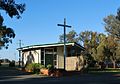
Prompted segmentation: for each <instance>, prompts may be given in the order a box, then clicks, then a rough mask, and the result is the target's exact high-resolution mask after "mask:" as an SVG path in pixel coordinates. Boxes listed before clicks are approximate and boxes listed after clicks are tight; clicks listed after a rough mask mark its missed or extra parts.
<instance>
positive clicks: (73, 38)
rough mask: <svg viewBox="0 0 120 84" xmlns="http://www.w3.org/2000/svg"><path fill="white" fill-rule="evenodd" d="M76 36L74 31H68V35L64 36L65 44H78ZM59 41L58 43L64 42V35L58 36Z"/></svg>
mask: <svg viewBox="0 0 120 84" xmlns="http://www.w3.org/2000/svg"><path fill="white" fill-rule="evenodd" d="M77 36H78V35H77V33H76V32H75V31H74V30H72V31H70V32H69V33H68V34H66V42H78V41H79V40H78V37H77ZM59 39H60V42H64V35H63V34H62V35H60V37H59Z"/></svg>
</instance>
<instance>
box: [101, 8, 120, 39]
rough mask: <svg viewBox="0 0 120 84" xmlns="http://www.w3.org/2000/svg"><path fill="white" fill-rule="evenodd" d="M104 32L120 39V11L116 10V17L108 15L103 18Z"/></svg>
mask: <svg viewBox="0 0 120 84" xmlns="http://www.w3.org/2000/svg"><path fill="white" fill-rule="evenodd" d="M103 20H104V22H105V30H106V31H107V32H108V34H110V35H113V36H114V37H117V38H118V39H120V9H118V12H117V15H116V16H115V15H109V16H107V17H105V18H104V19H103Z"/></svg>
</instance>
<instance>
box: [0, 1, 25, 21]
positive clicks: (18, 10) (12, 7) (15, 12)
mask: <svg viewBox="0 0 120 84" xmlns="http://www.w3.org/2000/svg"><path fill="white" fill-rule="evenodd" d="M0 9H1V10H4V11H6V13H7V14H8V15H9V16H10V17H11V18H12V17H13V16H16V17H17V18H18V19H19V18H20V14H22V13H23V11H25V4H17V3H16V2H15V0H0Z"/></svg>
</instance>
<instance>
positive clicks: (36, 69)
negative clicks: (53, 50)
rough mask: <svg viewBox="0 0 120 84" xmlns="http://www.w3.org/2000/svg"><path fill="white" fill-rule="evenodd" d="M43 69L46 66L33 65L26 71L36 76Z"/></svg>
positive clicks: (28, 66)
mask: <svg viewBox="0 0 120 84" xmlns="http://www.w3.org/2000/svg"><path fill="white" fill-rule="evenodd" d="M41 68H44V65H41V64H40V63H32V64H28V65H27V66H26V70H31V71H32V72H33V73H36V74H38V73H39V72H40V69H41Z"/></svg>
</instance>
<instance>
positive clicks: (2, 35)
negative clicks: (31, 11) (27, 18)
mask: <svg viewBox="0 0 120 84" xmlns="http://www.w3.org/2000/svg"><path fill="white" fill-rule="evenodd" d="M0 10H4V11H5V12H6V13H7V14H8V15H9V16H10V17H11V18H13V16H15V17H16V18H17V19H19V18H20V17H21V16H20V15H21V14H22V13H23V12H24V11H25V4H17V3H16V2H15V0H0ZM3 21H4V18H3V16H2V14H0V49H1V48H2V47H5V48H8V46H9V43H12V38H14V37H15V32H14V30H13V29H12V28H10V27H7V26H5V25H3Z"/></svg>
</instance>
